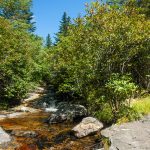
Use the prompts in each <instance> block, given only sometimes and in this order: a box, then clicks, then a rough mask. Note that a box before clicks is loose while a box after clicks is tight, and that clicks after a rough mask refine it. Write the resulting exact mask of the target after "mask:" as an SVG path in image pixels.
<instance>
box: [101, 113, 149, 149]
mask: <svg viewBox="0 0 150 150" xmlns="http://www.w3.org/2000/svg"><path fill="white" fill-rule="evenodd" d="M101 134H102V135H103V136H105V137H108V138H109V139H110V141H111V147H110V150H118V149H119V150H150V115H149V116H147V117H145V118H144V119H142V120H140V121H134V122H130V123H124V124H122V125H113V126H111V127H110V128H107V129H105V130H103V131H102V132H101Z"/></svg>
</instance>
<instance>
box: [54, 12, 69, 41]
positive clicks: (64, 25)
mask: <svg viewBox="0 0 150 150" xmlns="http://www.w3.org/2000/svg"><path fill="white" fill-rule="evenodd" d="M70 24H71V18H70V17H69V16H68V15H67V13H66V12H64V13H63V16H62V19H61V21H60V26H59V32H58V33H57V34H56V38H55V40H56V43H58V42H59V41H60V36H67V34H68V28H69V25H70Z"/></svg>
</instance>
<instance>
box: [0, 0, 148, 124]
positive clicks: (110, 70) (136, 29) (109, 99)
mask: <svg viewBox="0 0 150 150" xmlns="http://www.w3.org/2000/svg"><path fill="white" fill-rule="evenodd" d="M17 1H18V3H15V1H14V0H12V1H8V2H7V3H6V1H5V0H2V1H0V3H1V7H0V105H1V107H2V108H7V107H9V106H12V105H14V104H18V103H19V101H20V100H21V99H22V98H24V97H25V96H26V94H27V93H28V91H29V90H30V89H32V88H34V87H35V86H36V85H38V84H41V83H43V82H44V83H46V84H47V85H48V86H49V85H52V86H53V87H54V88H55V91H56V95H57V98H59V99H60V100H61V101H73V102H75V103H80V104H83V105H85V106H86V107H87V108H88V111H89V114H92V115H94V116H96V117H97V118H99V119H100V120H101V121H103V122H105V123H112V122H116V121H117V120H119V119H122V118H124V120H132V119H137V118H138V114H139V113H138V112H140V113H141V114H143V113H145V112H149V107H147V106H148V105H149V100H147V101H144V103H145V104H144V103H143V104H142V103H140V102H137V104H134V106H133V107H131V105H130V104H131V99H133V98H136V97H138V95H139V94H140V91H141V90H146V91H149V88H150V84H149V83H150V78H149V77H150V69H149V68H150V59H149V58H150V50H149V49H150V44H149V43H150V38H149V35H150V20H149V13H148V12H149V9H148V8H149V7H148V6H149V3H148V2H147V1H143V2H141V1H138V2H137V1H126V2H125V3H113V2H114V1H112V3H109V4H108V3H107V4H100V3H99V2H93V3H91V4H86V14H85V16H83V17H82V16H80V17H77V18H76V19H74V20H73V21H71V19H70V18H69V17H68V16H67V15H66V13H65V14H64V16H63V18H62V19H63V20H62V21H61V25H60V31H59V32H58V33H57V34H56V35H57V38H56V39H57V40H56V42H55V43H54V44H52V43H51V41H50V39H49V38H50V36H48V41H47V42H48V43H47V44H46V46H43V41H42V39H41V38H40V37H38V36H37V35H35V34H34V33H33V29H34V28H33V22H31V14H32V13H31V12H30V7H31V5H30V3H31V1H26V0H25V2H26V3H22V1H21V0H17ZM9 4H11V5H12V6H14V9H13V10H11V11H12V12H11V13H10V12H9V11H8V12H7V11H6V10H9V7H10V5H9ZM18 4H19V5H18ZM147 4H148V5H147ZM17 5H18V6H17ZM24 5H25V6H26V7H25V6H24ZM15 6H17V7H16V8H15ZM22 6H23V8H25V9H26V12H24V9H23V10H22ZM17 9H20V10H17ZM16 10H17V11H16ZM21 10H22V11H21ZM27 12H28V13H27ZM6 13H7V15H6ZM18 13H20V14H19V15H18ZM26 13H27V14H28V15H25V14H26ZM22 16H24V17H22ZM143 110H144V112H142V111H143ZM126 118H127V119H126ZM120 121H121V120H120Z"/></svg>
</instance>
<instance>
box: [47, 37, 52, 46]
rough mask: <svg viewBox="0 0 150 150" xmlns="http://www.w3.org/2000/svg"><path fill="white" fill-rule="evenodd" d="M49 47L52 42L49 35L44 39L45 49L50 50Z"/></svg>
mask: <svg viewBox="0 0 150 150" xmlns="http://www.w3.org/2000/svg"><path fill="white" fill-rule="evenodd" d="M51 46H52V40H51V37H50V34H48V35H47V37H46V47H47V48H50V47H51Z"/></svg>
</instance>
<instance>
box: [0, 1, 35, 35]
mask: <svg viewBox="0 0 150 150" xmlns="http://www.w3.org/2000/svg"><path fill="white" fill-rule="evenodd" d="M31 6H32V0H1V1H0V16H1V17H4V18H6V19H9V20H10V21H11V22H13V23H14V24H15V27H16V26H18V27H22V26H25V25H26V28H27V30H28V31H30V32H33V31H34V30H35V25H34V24H35V22H33V13H32V12H31ZM16 24H17V25H16Z"/></svg>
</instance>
